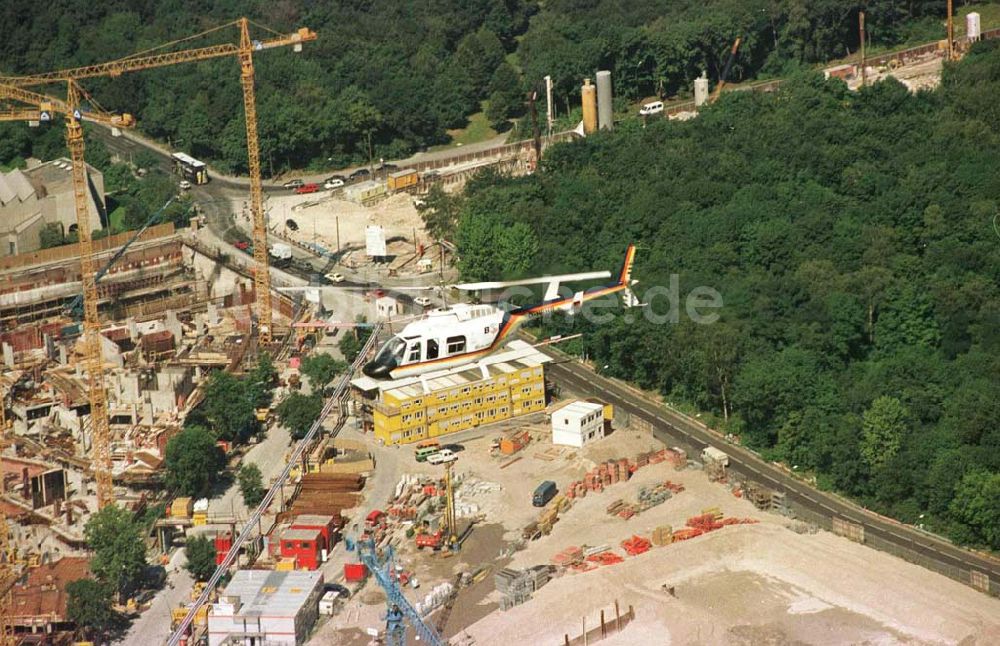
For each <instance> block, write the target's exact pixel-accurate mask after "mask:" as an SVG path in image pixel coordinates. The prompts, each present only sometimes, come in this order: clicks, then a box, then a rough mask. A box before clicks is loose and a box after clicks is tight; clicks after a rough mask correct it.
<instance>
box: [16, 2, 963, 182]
mask: <svg viewBox="0 0 1000 646" xmlns="http://www.w3.org/2000/svg"><path fill="white" fill-rule="evenodd" d="M197 7H198V9H197V11H192V10H191V9H192V6H191V5H190V4H189V3H185V2H182V1H181V0H157V1H154V0H107V1H105V2H88V1H86V0H55V1H53V2H50V3H45V4H43V5H37V4H35V3H31V2H29V1H28V0H7V1H6V2H4V3H2V6H0V32H2V33H3V34H4V36H5V37H4V39H3V40H2V41H0V70H2V71H3V72H4V73H5V74H21V73H29V72H37V71H46V70H54V69H62V68H66V67H72V66H78V65H84V64H89V63H95V62H102V61H107V60H113V59H115V58H119V57H122V56H126V55H129V54H132V53H134V52H138V51H145V50H148V49H150V48H153V47H158V46H160V45H163V44H164V43H168V42H172V41H175V40H178V39H181V38H186V37H189V36H192V35H194V34H198V33H201V32H203V31H205V30H208V29H212V28H215V27H218V26H220V25H223V24H226V23H228V22H230V21H232V20H235V19H236V18H238V17H240V16H243V15H246V16H248V17H250V18H251V19H252V20H254V22H255V23H256V24H257V25H264V26H266V27H267V28H269V29H273V30H276V31H279V32H283V33H284V32H291V31H294V30H295V29H297V28H298V27H300V26H308V27H309V28H311V29H313V30H314V31H316V32H317V33H318V34H319V39H318V40H317V41H316V42H314V43H310V44H308V45H307V46H306V47H305V49H304V51H303V52H302V53H301V54H296V53H293V52H291V51H289V50H288V49H287V48H279V49H275V50H272V51H268V52H266V53H262V54H260V55H259V56H257V57H256V62H255V66H256V72H257V109H258V118H259V123H260V138H261V139H260V146H261V160H262V164H263V169H262V170H263V172H264V173H266V174H268V175H275V174H278V173H281V172H283V171H286V170H289V169H309V170H321V169H328V168H340V167H344V166H347V165H350V164H353V163H359V162H367V161H368V160H369V158H370V157H371V158H374V159H376V160H377V159H378V158H386V159H395V158H401V157H405V156H407V155H409V154H410V153H412V152H414V151H416V150H419V149H422V148H425V147H428V146H433V145H436V144H442V143H447V142H448V141H449V137H448V134H447V131H448V130H449V129H455V128H462V127H463V126H465V125H466V123H467V118H468V117H469V116H470V115H472V114H474V113H478V112H480V110H482V109H483V108H484V107H485V113H486V117H487V118H488V119H489V121H490V122H491V123H492V125H493V126H494V127H496V128H497V129H500V130H503V129H504V128H506V127H507V126H508V125H509V119H511V118H514V117H518V116H520V115H522V114H523V113H524V110H525V107H524V100H525V93H526V92H527V90H528V89H530V88H532V87H536V86H537V84H538V83H539V82H540V81H541V79H542V78H543V77H544V76H545V75H547V74H548V75H551V76H552V77H553V79H554V82H555V98H556V103H557V105H558V108H559V110H560V111H561V112H563V113H565V112H568V111H569V109H570V108H571V107H572V106H575V105H577V104H578V95H579V90H578V87H579V85H580V82H581V81H582V79H583V78H584V77H586V76H592V75H593V73H594V71H595V70H596V69H598V68H605V69H610V70H612V71H613V74H614V78H615V86H616V92H617V93H618V94H619V97H620V99H621V101H626V100H633V99H637V98H641V97H643V96H649V95H652V94H660V95H663V96H668V95H674V94H677V93H684V92H690V86H691V82H692V81H693V79H694V78H696V77H697V76H699V75H700V74H701V73H702V71H705V72H707V73H708V75H709V77H710V78H711V79H713V82H714V80H715V79H716V78H718V75H719V71H720V69H721V66H722V64H723V63H722V61H724V60H725V57H726V55H727V52H728V49H729V47H730V45H731V43H732V41H733V40H734V39H735V38H736V37H737V36H741V37H742V38H743V46H742V47H741V49H740V52H739V55H738V57H737V59H736V64H735V66H734V70H733V78H734V79H735V80H741V79H746V78H753V77H756V76H759V75H772V76H773V75H780V74H785V73H787V72H788V71H789V70H793V69H796V68H797V67H799V66H802V65H809V64H812V63H815V62H818V61H824V60H828V59H830V58H834V57H840V56H844V55H846V54H849V53H851V52H853V51H855V50H856V45H857V42H858V36H857V29H856V24H857V13H858V11H859V10H861V9H864V10H866V11H867V12H868V14H869V18H868V25H869V27H868V32H869V36H870V39H871V44H872V45H873V46H888V45H894V44H899V43H903V42H907V41H914V40H915V39H916V40H922V41H926V40H931V39H935V38H940V37H941V36H942V28H941V24H940V17H941V15H942V13H943V11H944V3H943V2H940V1H938V0H908V1H907V2H899V1H898V0H701V1H698V2H695V1H694V0H627V1H625V0H548V1H546V2H537V1H536V0H412V1H408V2H400V1H398V0H371V1H367V2H359V1H357V0H337V1H331V2H321V3H320V2H306V1H305V0H281V1H279V2H262V1H260V0H205V1H204V2H201V3H199V4H198V5H197ZM254 35H255V37H258V38H266V37H268V36H270V35H271V34H270V33H269V32H268V31H267V30H266V29H261V28H259V27H257V26H255V27H254ZM237 39H238V33H237V32H236V30H235V28H228V29H224V30H221V31H218V32H215V33H213V34H211V35H210V36H209V37H207V38H202V39H197V40H191V41H186V42H184V43H181V44H180V45H179V46H185V47H194V46H203V45H207V44H212V43H217V42H235V41H236V40H237ZM85 86H86V88H87V89H88V91H90V92H91V94H92V95H93V96H94V97H95V98H96V99H97V100H99V102H100V104H101V105H102V106H103V107H104V108H106V109H108V110H111V111H116V112H129V113H132V114H135V115H136V116H137V117H138V121H139V128H140V130H142V131H143V132H145V133H146V134H147V135H150V136H153V137H155V138H157V139H159V140H161V141H164V142H166V143H168V144H169V145H171V146H172V147H174V148H176V149H178V150H183V151H185V152H188V153H190V154H192V155H194V156H195V157H198V158H202V159H205V160H207V161H209V162H211V163H212V165H213V166H215V167H216V168H217V169H219V170H221V171H224V172H229V173H244V172H245V171H246V151H245V130H244V128H245V126H244V118H243V110H242V101H241V90H240V84H239V71H238V66H237V63H236V61H235V60H229V59H216V60H211V61H204V62H200V63H191V64H185V65H175V66H171V67H167V68H162V69H157V70H150V71H144V72H141V73H134V74H129V75H126V76H123V77H121V78H117V79H90V80H87V81H86V83H85ZM50 90H51V91H56V92H57V91H60V90H61V88H50ZM25 130H26V129H25V127H24V125H23V124H17V123H0V165H7V164H10V163H11V162H13V161H15V160H17V159H18V158H26V157H28V156H31V155H34V156H39V155H41V154H44V153H48V152H50V149H51V148H52V147H53V146H55V147H58V146H59V145H60V141H59V138H58V134H56V135H53V134H52V132H53V131H54V130H56V129H50V130H49V132H48V133H46V132H44V130H45V129H42V130H43V132H36V131H32V132H30V133H27V134H25V133H24V132H23V131H25Z"/></svg>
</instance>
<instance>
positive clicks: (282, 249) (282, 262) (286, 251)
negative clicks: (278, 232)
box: [268, 242, 292, 268]
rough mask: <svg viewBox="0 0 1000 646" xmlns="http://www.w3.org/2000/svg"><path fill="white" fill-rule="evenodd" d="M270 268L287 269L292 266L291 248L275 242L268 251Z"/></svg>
mask: <svg viewBox="0 0 1000 646" xmlns="http://www.w3.org/2000/svg"><path fill="white" fill-rule="evenodd" d="M268 255H269V256H270V257H271V266H272V267H278V268H281V267H287V266H289V265H291V264H292V247H291V245H287V244H285V243H284V242H275V243H274V244H273V245H271V249H270V250H269V251H268Z"/></svg>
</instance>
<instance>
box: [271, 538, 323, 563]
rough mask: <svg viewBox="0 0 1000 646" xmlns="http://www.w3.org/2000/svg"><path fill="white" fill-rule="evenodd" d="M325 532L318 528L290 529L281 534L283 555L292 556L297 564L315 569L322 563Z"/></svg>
mask: <svg viewBox="0 0 1000 646" xmlns="http://www.w3.org/2000/svg"><path fill="white" fill-rule="evenodd" d="M322 543H323V534H322V533H321V532H320V530H318V529H288V530H285V532H284V533H282V535H281V556H282V557H283V558H289V557H292V558H294V559H295V565H296V566H297V567H299V568H302V569H306V570H315V569H317V568H319V565H320V552H321V551H322V549H323V548H322Z"/></svg>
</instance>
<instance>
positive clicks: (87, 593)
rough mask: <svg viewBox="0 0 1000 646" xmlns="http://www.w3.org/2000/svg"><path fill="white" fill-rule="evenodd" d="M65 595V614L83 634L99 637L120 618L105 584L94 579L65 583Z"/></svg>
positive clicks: (116, 623)
mask: <svg viewBox="0 0 1000 646" xmlns="http://www.w3.org/2000/svg"><path fill="white" fill-rule="evenodd" d="M66 596H67V599H66V615H67V616H68V617H69V619H70V621H72V622H73V623H75V624H76V626H77V628H78V629H79V630H80V632H82V633H83V634H84V635H85V636H87V637H98V638H100V637H101V636H103V635H105V634H106V633H108V632H109V631H110V630H112V629H113V628H115V627H117V625H118V623H119V620H120V618H119V616H118V613H117V612H115V609H114V607H113V605H112V604H113V602H114V599H113V597H112V594H111V591H110V590H109V589H108V586H107V585H105V584H103V583H101V582H100V581H95V580H94V579H77V580H76V581H70V582H69V583H68V584H67V585H66ZM98 641H101V640H100V639H98Z"/></svg>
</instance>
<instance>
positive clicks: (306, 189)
mask: <svg viewBox="0 0 1000 646" xmlns="http://www.w3.org/2000/svg"><path fill="white" fill-rule="evenodd" d="M318 190H319V184H303V185H302V186H300V187H298V188H297V189H295V192H296V193H298V194H299V195H305V194H306V193H315V192H316V191H318Z"/></svg>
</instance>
